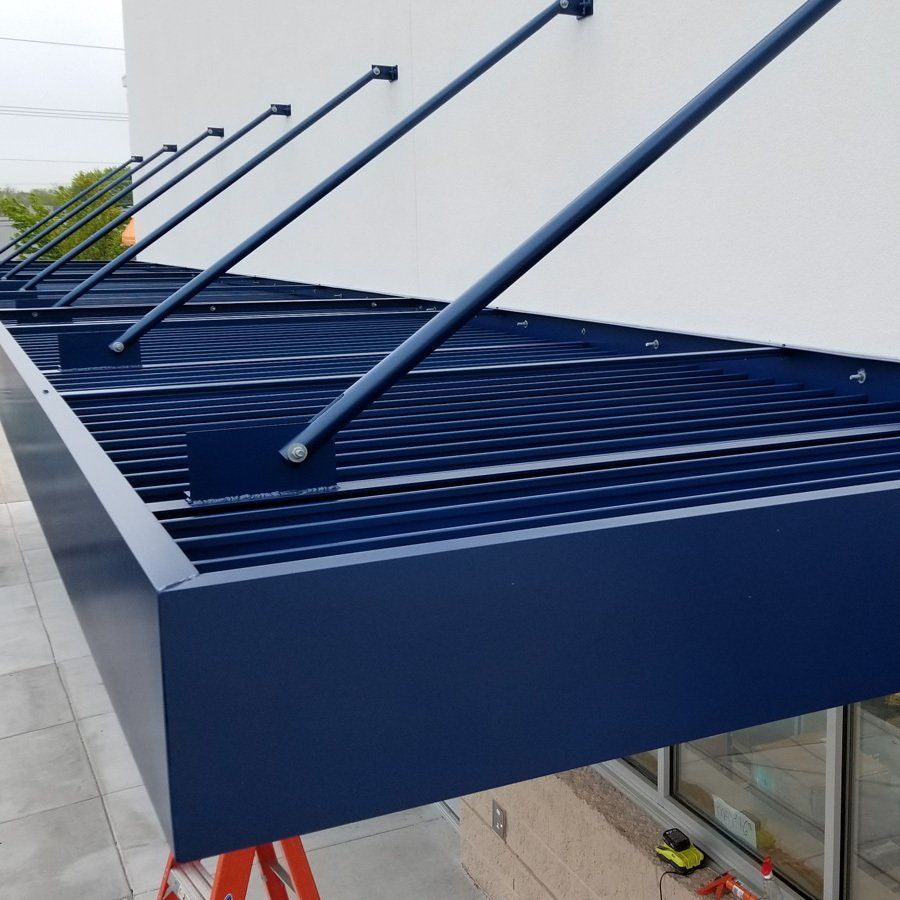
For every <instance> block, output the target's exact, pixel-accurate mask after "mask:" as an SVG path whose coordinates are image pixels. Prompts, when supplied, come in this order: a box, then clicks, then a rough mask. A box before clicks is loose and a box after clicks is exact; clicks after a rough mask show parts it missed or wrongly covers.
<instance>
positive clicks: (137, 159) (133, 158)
mask: <svg viewBox="0 0 900 900" xmlns="http://www.w3.org/2000/svg"><path fill="white" fill-rule="evenodd" d="M131 161H132V162H143V161H144V157H143V156H132V157H131Z"/></svg>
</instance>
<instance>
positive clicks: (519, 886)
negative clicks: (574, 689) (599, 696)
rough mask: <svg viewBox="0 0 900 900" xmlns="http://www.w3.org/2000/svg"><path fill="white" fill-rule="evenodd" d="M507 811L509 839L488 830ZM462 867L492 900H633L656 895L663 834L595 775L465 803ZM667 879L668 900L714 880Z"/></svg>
mask: <svg viewBox="0 0 900 900" xmlns="http://www.w3.org/2000/svg"><path fill="white" fill-rule="evenodd" d="M492 801H496V802H497V803H499V804H500V806H502V807H503V808H504V809H505V810H506V816H507V837H506V841H503V840H502V839H501V838H500V837H498V836H497V835H496V834H495V833H494V832H493V831H492V830H491V804H492ZM460 825H461V832H462V835H461V836H462V844H461V848H462V861H463V865H464V866H465V867H466V870H467V871H468V872H469V874H470V875H471V876H472V878H473V879H474V881H475V883H476V884H477V885H478V886H479V887H480V888H481V889H482V890H483V891H484V892H485V893H486V894H487V895H488V897H490V898H491V900H635V898H638V897H642V898H650V897H656V896H657V895H658V888H657V882H658V880H659V878H660V876H661V875H662V873H663V872H664V871H666V868H667V867H665V866H663V865H662V864H661V863H659V862H658V861H657V859H656V857H655V855H654V853H653V848H654V846H655V845H656V844H657V843H658V842H659V835H660V827H659V826H658V825H657V824H656V823H654V822H653V821H652V820H651V819H650V818H649V817H648V816H646V815H645V814H644V813H643V812H641V811H640V810H639V809H638V808H637V807H636V806H635V805H634V804H633V803H632V802H631V801H630V800H628V799H626V798H625V797H624V796H623V795H622V794H621V793H619V791H617V790H616V789H615V788H614V787H612V786H611V785H609V784H607V783H606V782H605V781H603V779H601V778H600V776H599V775H597V773H596V772H594V771H593V770H592V769H576V770H574V771H572V772H567V773H565V774H562V775H552V776H550V777H548V778H537V779H535V780H534V781H525V782H522V783H521V784H515V785H510V786H508V787H503V788H498V789H496V790H493V791H484V792H482V793H480V794H471V795H469V796H468V797H464V798H463V800H462V806H461V816H460ZM712 877H713V876H712V874H711V873H710V872H709V870H705V871H701V872H697V873H695V874H694V875H692V876H691V877H690V878H674V877H667V878H665V879H664V881H663V882H662V886H663V894H662V895H663V897H664V898H666V900H687V898H688V897H693V896H695V894H694V892H695V891H696V889H697V887H698V886H699V885H701V884H703V883H705V882H707V881H709V880H710V878H712Z"/></svg>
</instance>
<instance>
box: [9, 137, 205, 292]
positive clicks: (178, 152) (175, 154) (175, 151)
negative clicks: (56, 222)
mask: <svg viewBox="0 0 900 900" xmlns="http://www.w3.org/2000/svg"><path fill="white" fill-rule="evenodd" d="M209 134H210V129H207V130H206V131H204V132H203V133H202V134H200V135H198V136H197V137H195V138H194V139H193V140H192V141H188V142H187V143H186V144H185V145H184V146H183V147H181V148H179V147H177V146H176V145H175V144H164V145H163V150H164V151H168V152H170V153H171V154H172V155H171V156H170V157H169V158H168V159H165V160H163V161H162V162H161V163H160V164H159V165H158V166H156V168H155V169H153V170H151V171H150V172H147V173H146V174H144V175H142V176H141V177H140V178H138V180H137V181H132V182H131V184H128V185H126V186H125V187H124V188H122V190H120V191H117V192H116V193H115V194H113V195H112V197H109V198H108V199H107V200H105V201H104V202H103V203H101V204H100V206H98V207H97V208H96V209H94V210H92V211H91V212H89V213H88V214H87V215H86V216H84V217H83V218H81V219H79V220H78V221H77V222H75V223H73V224H72V225H70V226H69V227H68V228H67V229H66V230H65V231H63V232H62V233H61V234H58V235H57V236H56V237H55V238H53V240H52V241H49V242H48V243H46V244H44V246H43V247H38V249H37V250H35V251H34V253H32V254H31V256H27V257H25V259H23V260H22V262H20V263H19V265H18V266H16V267H15V268H13V269H10V270H9V272H7V273H6V274H7V277H9V276H12V275H13V274H14V273H16V272H18V271H19V270H20V269H23V268H24V267H25V266H27V265H29V264H30V263H33V262H35V261H36V260H37V259H39V258H40V257H42V256H43V255H44V254H45V253H46V252H47V251H48V250H52V249H53V248H54V247H56V246H58V245H59V244H61V243H62V242H63V241H64V240H65V239H66V238H68V237H70V236H71V235H73V234H75V232H76V231H78V230H79V229H81V228H83V227H84V226H85V225H87V223H88V222H90V221H91V220H92V219H95V218H96V217H97V216H99V215H101V214H102V213H104V212H106V210H108V209H109V208H110V207H111V206H115V205H116V204H117V203H118V202H119V201H120V200H121V199H123V198H124V197H127V196H128V195H129V194H130V193H131V192H132V191H133V190H134V189H135V188H137V187H140V186H141V185H142V184H143V183H144V182H145V181H148V180H149V179H150V178H153V177H154V176H155V175H157V174H159V172H161V171H162V170H163V169H164V168H165V167H166V166H170V165H172V163H173V162H175V160H176V159H178V158H179V157H180V156H184V154H185V153H187V152H188V151H189V150H192V149H193V148H194V147H195V146H196V145H197V144H199V143H200V141H202V140H204V138H207V137H209Z"/></svg>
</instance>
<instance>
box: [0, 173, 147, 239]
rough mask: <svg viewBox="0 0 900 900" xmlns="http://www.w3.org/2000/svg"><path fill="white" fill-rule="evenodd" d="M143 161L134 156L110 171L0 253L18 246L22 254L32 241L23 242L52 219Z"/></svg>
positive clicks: (50, 213)
mask: <svg viewBox="0 0 900 900" xmlns="http://www.w3.org/2000/svg"><path fill="white" fill-rule="evenodd" d="M143 159H144V157H143V156H132V157H131V158H130V159H128V160H126V161H125V162H123V163H122V165H121V166H116V167H115V168H114V169H110V170H109V171H108V172H107V173H106V174H105V175H102V176H101V177H100V178H98V179H97V180H96V181H92V182H91V183H90V184H89V185H88V186H87V187H86V188H83V189H82V190H80V191H79V192H78V193H77V194H75V196H73V197H69V199H68V200H66V202H65V203H62V204H60V205H59V206H57V207H56V208H55V209H51V210H50V212H48V213H47V215H46V216H44V217H43V218H42V219H41V220H40V221H39V222H35V223H34V225H32V226H31V228H29V229H27V230H26V231H23V232H22V233H21V234H19V235H17V236H16V237H14V238H13V239H12V240H11V241H7V242H6V243H5V244H4V245H3V246H2V247H0V253H6V251H7V250H11V249H12V248H13V247H16V246H17V245H18V249H17V252H21V251H22V250H24V249H25V248H26V247H29V246H31V242H30V241H27V242H25V243H24V244H23V243H22V241H24V240H25V238H27V237H30V236H31V235H32V234H34V232H35V231H37V230H38V229H40V228H43V227H44V226H45V225H46V224H47V223H48V222H49V221H50V220H51V219H55V218H56V217H57V216H58V215H60V214H62V213H64V212H65V211H66V210H67V209H68V208H69V207H70V206H74V205H75V204H76V203H77V202H78V201H79V200H83V199H84V198H85V197H86V196H87V195H88V194H90V193H91V192H92V191H93V190H94V189H95V188H99V187H100V185H102V184H104V183H105V182H107V181H109V180H110V179H112V178H115V177H116V175H120V174H121V173H122V172H124V171H125V169H127V168H128V167H129V166H130V165H131V164H132V163H139V162H142V161H143ZM131 171H134V170H131ZM129 174H131V173H130V172H129ZM105 190H109V186H107V187H106V188H105ZM102 193H103V191H100V192H98V193H97V194H95V195H94V198H93V199H94V200H96V199H97V197H99V196H100V194H102Z"/></svg>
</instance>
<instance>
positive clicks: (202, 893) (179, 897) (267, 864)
mask: <svg viewBox="0 0 900 900" xmlns="http://www.w3.org/2000/svg"><path fill="white" fill-rule="evenodd" d="M278 843H279V844H280V845H281V850H282V853H283V855H284V865H283V864H282V863H281V862H280V861H279V859H278V857H277V855H276V853H275V845H274V844H271V843H270V844H260V845H259V846H258V847H248V848H247V849H246V850H234V851H233V852H231V853H223V854H222V855H221V856H220V857H219V859H218V862H217V864H216V871H215V872H210V871H209V870H208V869H207V868H206V866H204V865H203V863H201V862H189V863H179V862H175V860H174V859H173V858H172V856H171V855H170V856H169V861H168V863H167V864H166V869H165V872H164V873H163V879H162V884H161V885H160V888H159V894H158V895H157V900H246V897H247V888H248V887H249V886H250V875H251V873H252V870H253V862H254V860H259V872H260V875H261V876H262V880H263V883H264V884H265V888H266V894H267V896H268V898H269V900H291V898H290V895H289V894H288V890H290V891H291V892H292V893H293V895H294V897H295V898H297V900H320V897H319V891H318V888H316V882H315V879H314V878H313V874H312V870H311V869H310V867H309V860H308V859H307V858H306V851H305V850H304V849H303V842H302V841H301V840H300V838H298V837H292V838H286V839H285V840H283V841H278ZM285 866H286V868H285Z"/></svg>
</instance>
